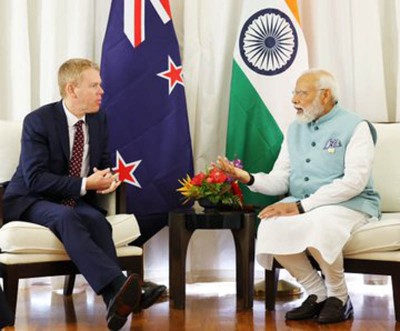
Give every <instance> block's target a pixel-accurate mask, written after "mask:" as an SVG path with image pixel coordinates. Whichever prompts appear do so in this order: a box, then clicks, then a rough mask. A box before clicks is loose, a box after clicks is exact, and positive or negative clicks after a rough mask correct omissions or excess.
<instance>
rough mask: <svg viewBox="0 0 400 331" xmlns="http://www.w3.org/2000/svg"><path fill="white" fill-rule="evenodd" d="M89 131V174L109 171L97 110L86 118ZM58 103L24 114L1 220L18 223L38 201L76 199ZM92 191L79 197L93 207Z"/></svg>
mask: <svg viewBox="0 0 400 331" xmlns="http://www.w3.org/2000/svg"><path fill="white" fill-rule="evenodd" d="M86 123H87V125H88V131H89V160H90V161H89V162H90V167H89V169H90V173H92V172H93V167H96V168H98V169H105V168H108V167H111V162H110V157H109V152H108V133H107V132H108V128H107V121H106V116H105V114H104V113H103V112H102V111H101V110H100V111H99V112H97V113H95V114H87V115H86ZM69 144H70V143H69V136H68V124H67V118H66V116H65V113H64V109H63V106H62V102H61V101H59V102H56V103H51V104H48V105H45V106H43V107H40V108H39V109H37V110H35V111H33V112H31V113H30V114H28V115H27V116H26V117H25V119H24V123H23V131H22V139H21V156H20V160H19V165H18V167H17V170H16V172H15V174H14V176H13V177H12V179H11V182H10V183H9V184H8V186H7V189H6V192H5V195H4V217H5V219H6V220H15V219H19V218H20V216H21V215H22V214H23V212H24V211H25V210H26V209H27V208H28V207H29V206H31V205H32V204H33V203H34V202H36V201H38V200H39V199H45V200H48V201H54V202H60V201H61V200H62V199H63V198H75V199H78V198H80V190H81V183H82V179H81V178H78V177H68V167H69V159H70V147H69V146H70V145H69ZM95 196H96V193H95V192H94V191H88V193H87V194H86V195H85V196H84V197H82V198H83V199H84V200H85V201H86V202H88V203H90V204H91V205H93V206H95Z"/></svg>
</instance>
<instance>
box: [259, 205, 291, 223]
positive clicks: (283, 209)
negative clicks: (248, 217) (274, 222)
mask: <svg viewBox="0 0 400 331" xmlns="http://www.w3.org/2000/svg"><path fill="white" fill-rule="evenodd" d="M298 214H299V210H298V208H297V205H296V202H290V203H276V204H274V205H271V206H268V207H265V208H264V209H263V210H261V211H260V213H259V214H258V217H259V218H260V219H264V218H270V217H274V216H292V215H298Z"/></svg>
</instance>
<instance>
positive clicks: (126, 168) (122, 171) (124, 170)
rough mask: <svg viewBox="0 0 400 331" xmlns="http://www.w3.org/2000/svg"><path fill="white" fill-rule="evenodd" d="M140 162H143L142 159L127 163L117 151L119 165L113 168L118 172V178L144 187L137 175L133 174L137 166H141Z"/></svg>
mask: <svg viewBox="0 0 400 331" xmlns="http://www.w3.org/2000/svg"><path fill="white" fill-rule="evenodd" d="M140 162H142V160H138V161H134V162H130V163H126V162H125V160H124V159H123V158H122V156H121V155H120V154H119V152H118V151H117V160H116V164H117V165H116V167H115V168H113V170H114V172H116V173H118V179H119V180H120V181H121V182H126V183H128V184H131V185H133V186H136V187H139V188H142V187H141V186H140V184H139V182H138V180H137V179H136V177H135V176H134V175H133V173H134V172H135V170H136V168H137V167H138V166H139V164H140Z"/></svg>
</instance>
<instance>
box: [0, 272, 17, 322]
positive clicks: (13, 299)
mask: <svg viewBox="0 0 400 331" xmlns="http://www.w3.org/2000/svg"><path fill="white" fill-rule="evenodd" d="M18 283H19V278H18V276H17V275H16V272H14V271H11V270H8V271H7V273H6V274H5V275H4V276H3V286H4V294H5V296H6V299H7V302H8V305H9V306H10V309H11V311H12V313H13V314H14V316H15V312H16V311H17V298H18Z"/></svg>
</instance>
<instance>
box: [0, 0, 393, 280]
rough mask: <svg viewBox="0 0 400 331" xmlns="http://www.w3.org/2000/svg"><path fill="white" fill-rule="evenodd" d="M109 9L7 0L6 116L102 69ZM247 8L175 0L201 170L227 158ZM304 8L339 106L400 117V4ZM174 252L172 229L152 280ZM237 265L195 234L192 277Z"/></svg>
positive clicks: (227, 274) (389, 0)
mask: <svg viewBox="0 0 400 331" xmlns="http://www.w3.org/2000/svg"><path fill="white" fill-rule="evenodd" d="M110 3H111V0H57V1H54V0H0V40H1V43H0V78H1V79H0V91H1V92H0V93H1V94H0V118H1V119H17V120H22V119H23V117H24V116H25V115H26V114H27V113H29V112H30V111H31V110H33V109H35V108H37V107H39V106H40V105H42V104H44V103H47V102H50V101H54V100H57V99H59V94H58V89H57V82H56V72H57V68H58V66H59V65H60V64H61V63H62V62H63V61H65V60H66V59H67V58H70V57H87V58H91V59H93V60H95V61H96V62H98V63H100V58H101V45H102V40H103V36H104V32H105V28H106V24H107V19H108V13H109V8H110ZM242 3H243V0H218V5H216V1H213V0H186V1H184V0H171V7H172V13H173V18H174V24H175V29H176V32H177V35H178V39H179V42H180V48H181V54H182V60H183V68H184V80H185V87H186V96H187V102H188V112H189V121H190V129H191V135H192V142H193V151H194V159H195V167H196V171H200V170H203V169H204V167H205V165H206V164H208V163H209V162H210V161H213V160H215V158H216V157H217V155H219V154H224V152H225V135H226V128H227V127H226V126H227V114H228V100H229V86H230V75H231V65H232V50H233V47H234V43H235V38H236V35H237V33H238V30H239V28H240V27H239V26H238V20H239V17H240V9H241V6H242ZM265 3H266V5H267V4H268V1H267V0H265ZM298 4H299V9H300V17H301V21H302V26H303V31H304V35H305V38H306V41H307V44H308V49H309V62H310V67H320V68H325V69H327V70H329V71H331V72H332V73H333V74H334V75H335V76H336V78H337V80H338V82H339V85H340V90H341V91H340V92H341V93H340V95H341V98H340V102H341V104H342V105H343V106H344V107H345V108H347V109H349V110H353V111H355V112H357V113H360V114H361V115H363V116H364V117H366V118H367V119H369V120H371V121H400V1H398V0H386V1H379V0H336V1H331V0H318V1H316V0H299V1H298ZM285 111H293V110H292V109H287V110H285ZM167 248H168V230H167V229H164V230H162V231H161V232H160V233H159V234H157V235H156V236H155V237H154V238H153V239H152V240H150V242H149V243H148V244H146V246H145V251H146V254H145V263H146V274H147V276H148V277H150V278H158V277H165V276H167V275H168V249H167ZM234 261H235V260H234V247H233V240H232V237H231V236H230V234H229V233H228V232H224V231H201V232H200V231H198V232H196V233H195V235H194V237H193V239H192V240H191V244H190V247H189V251H188V259H187V265H188V271H189V276H191V279H192V280H198V279H204V278H233V277H234V265H235V263H234ZM258 271H259V272H261V270H260V269H258ZM260 275H261V273H260Z"/></svg>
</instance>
